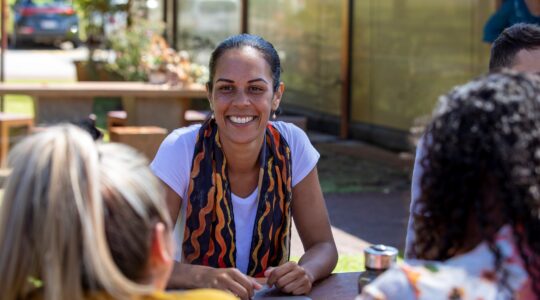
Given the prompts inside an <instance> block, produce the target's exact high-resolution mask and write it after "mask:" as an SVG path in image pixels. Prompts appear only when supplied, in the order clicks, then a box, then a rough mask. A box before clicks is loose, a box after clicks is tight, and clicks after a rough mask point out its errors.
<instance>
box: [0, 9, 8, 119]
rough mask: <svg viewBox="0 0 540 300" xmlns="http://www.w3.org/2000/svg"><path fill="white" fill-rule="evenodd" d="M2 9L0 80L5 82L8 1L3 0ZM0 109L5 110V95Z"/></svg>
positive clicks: (0, 14) (0, 24)
mask: <svg viewBox="0 0 540 300" xmlns="http://www.w3.org/2000/svg"><path fill="white" fill-rule="evenodd" d="M0 6H1V11H0V17H1V19H2V20H0V33H1V34H2V41H1V47H0V50H1V51H2V52H1V54H0V82H4V65H5V58H6V49H7V35H6V31H7V30H6V17H7V9H6V8H7V3H6V0H1V4H0ZM0 111H1V112H3V111H4V96H3V95H0Z"/></svg>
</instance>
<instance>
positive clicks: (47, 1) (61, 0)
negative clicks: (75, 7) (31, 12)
mask: <svg viewBox="0 0 540 300" xmlns="http://www.w3.org/2000/svg"><path fill="white" fill-rule="evenodd" d="M18 4H21V5H26V6H57V5H69V4H71V1H67V0H21V1H18Z"/></svg>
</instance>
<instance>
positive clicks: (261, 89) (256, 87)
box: [249, 86, 264, 93]
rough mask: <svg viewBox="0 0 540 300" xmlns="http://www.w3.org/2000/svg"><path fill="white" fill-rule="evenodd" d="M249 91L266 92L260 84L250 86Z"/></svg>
mask: <svg viewBox="0 0 540 300" xmlns="http://www.w3.org/2000/svg"><path fill="white" fill-rule="evenodd" d="M249 91H250V92H254V93H260V92H264V89H263V88H261V87H258V86H250V87H249Z"/></svg>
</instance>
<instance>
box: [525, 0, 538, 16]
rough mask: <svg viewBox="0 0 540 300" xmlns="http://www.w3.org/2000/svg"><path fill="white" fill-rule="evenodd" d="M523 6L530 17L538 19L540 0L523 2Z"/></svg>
mask: <svg viewBox="0 0 540 300" xmlns="http://www.w3.org/2000/svg"><path fill="white" fill-rule="evenodd" d="M525 4H526V5H527V8H528V9H529V12H530V13H531V15H533V16H535V17H540V0H525Z"/></svg>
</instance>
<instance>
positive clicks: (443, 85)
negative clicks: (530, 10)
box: [249, 0, 494, 149]
mask: <svg viewBox="0 0 540 300" xmlns="http://www.w3.org/2000/svg"><path fill="white" fill-rule="evenodd" d="M345 4H346V1H344V0H341V1H335V0H334V1H332V0H310V1H307V0H303V1H302V0H288V1H285V0H276V1H266V0H252V1H250V3H249V26H250V32H251V33H255V34H259V35H262V36H264V37H265V38H266V39H268V40H269V41H271V42H272V43H274V45H275V46H276V48H277V49H278V50H279V51H280V54H281V56H282V60H283V68H284V71H285V72H284V74H283V81H284V82H285V84H286V87H287V88H286V93H285V98H284V102H283V103H284V106H285V108H286V110H292V111H295V112H300V113H304V114H307V115H309V116H310V117H312V119H311V120H310V125H312V124H314V125H316V126H317V125H318V127H319V129H322V130H326V131H329V132H331V133H334V134H337V133H338V128H339V126H338V125H339V119H340V101H341V100H340V97H341V88H342V87H341V83H340V82H341V77H340V62H341V54H342V45H343V34H342V26H343V25H342V9H343V5H345ZM493 10H494V1H492V0H452V1H445V0H357V1H354V14H353V16H354V17H353V39H352V43H353V55H352V99H351V112H350V113H351V121H352V127H351V135H352V136H353V137H358V138H362V139H367V140H370V141H372V142H375V143H379V144H382V145H385V146H388V147H391V148H399V149H405V148H408V146H409V145H408V133H409V130H410V128H411V127H412V126H413V125H415V124H417V123H419V120H422V119H426V116H429V114H430V112H431V110H432V109H433V107H434V104H435V103H436V100H437V98H438V96H439V95H441V94H442V93H444V92H446V91H448V90H449V89H450V88H451V87H452V86H455V85H457V84H460V83H463V82H466V81H468V80H469V79H471V78H472V77H475V76H477V75H479V74H481V73H483V72H485V71H486V70H487V61H488V57H489V46H488V45H486V44H483V43H482V42H481V36H482V28H483V24H484V22H485V21H486V20H487V18H488V17H489V15H490V13H491V12H492V11H493ZM313 120H314V121H315V122H313ZM317 120H318V121H319V122H317Z"/></svg>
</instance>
